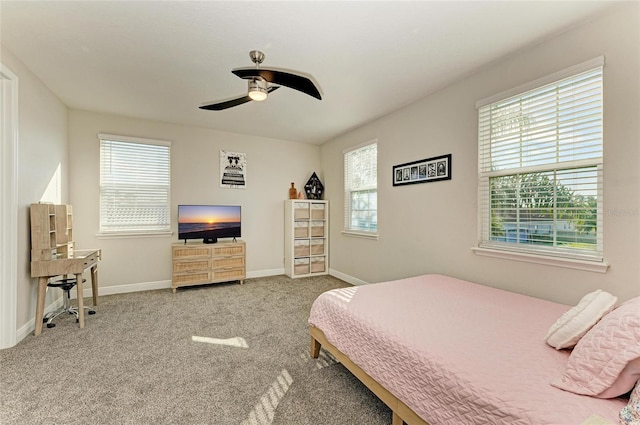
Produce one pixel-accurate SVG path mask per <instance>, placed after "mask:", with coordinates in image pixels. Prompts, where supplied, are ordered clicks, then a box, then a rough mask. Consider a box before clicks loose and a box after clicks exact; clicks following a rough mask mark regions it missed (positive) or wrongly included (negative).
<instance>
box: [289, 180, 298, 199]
mask: <svg viewBox="0 0 640 425" xmlns="http://www.w3.org/2000/svg"><path fill="white" fill-rule="evenodd" d="M297 197H298V190H297V189H296V185H295V183H293V182H291V187H290V188H289V199H296V198H297Z"/></svg>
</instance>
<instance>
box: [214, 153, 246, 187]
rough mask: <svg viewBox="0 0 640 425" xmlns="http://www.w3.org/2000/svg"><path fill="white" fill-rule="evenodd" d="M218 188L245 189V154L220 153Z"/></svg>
mask: <svg viewBox="0 0 640 425" xmlns="http://www.w3.org/2000/svg"><path fill="white" fill-rule="evenodd" d="M220 187H226V188H229V189H246V187H247V154H246V153H239V152H228V151H220Z"/></svg>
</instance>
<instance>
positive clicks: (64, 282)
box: [42, 277, 96, 328]
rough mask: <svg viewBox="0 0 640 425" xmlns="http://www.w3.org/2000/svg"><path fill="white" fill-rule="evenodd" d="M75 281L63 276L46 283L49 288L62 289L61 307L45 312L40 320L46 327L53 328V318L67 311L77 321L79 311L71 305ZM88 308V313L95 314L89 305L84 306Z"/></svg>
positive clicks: (83, 280)
mask: <svg viewBox="0 0 640 425" xmlns="http://www.w3.org/2000/svg"><path fill="white" fill-rule="evenodd" d="M86 281H87V280H86V279H82V283H84V282H86ZM76 284H77V281H76V278H75V277H71V278H64V279H59V280H50V281H49V282H48V283H47V286H48V287H50V288H60V289H62V308H61V309H59V310H56V311H52V312H51V313H47V314H46V315H45V316H44V317H43V319H42V322H43V323H46V324H47V328H53V327H54V326H55V325H56V324H55V323H52V322H53V319H55V318H56V317H58V316H60V315H61V314H63V313H69V314H73V315H74V316H76V323H78V319H79V313H78V308H77V307H71V289H73V287H74V286H76ZM84 308H85V309H86V310H88V312H89V314H96V312H95V311H94V310H92V309H91V308H89V307H84Z"/></svg>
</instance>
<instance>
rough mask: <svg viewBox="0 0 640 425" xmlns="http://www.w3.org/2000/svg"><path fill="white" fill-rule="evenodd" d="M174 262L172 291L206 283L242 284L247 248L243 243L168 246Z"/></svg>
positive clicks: (198, 243)
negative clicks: (232, 282)
mask: <svg viewBox="0 0 640 425" xmlns="http://www.w3.org/2000/svg"><path fill="white" fill-rule="evenodd" d="M171 258H172V262H173V266H172V270H173V271H172V275H171V289H172V290H173V293H174V294H175V293H176V290H177V289H178V288H179V287H181V286H192V285H205V284H208V283H219V282H231V281H234V280H238V281H240V284H243V283H244V279H245V278H246V274H247V271H246V245H245V243H244V242H243V241H240V240H238V241H236V242H217V243H212V244H206V243H202V242H189V243H184V242H179V243H174V244H173V245H172V246H171Z"/></svg>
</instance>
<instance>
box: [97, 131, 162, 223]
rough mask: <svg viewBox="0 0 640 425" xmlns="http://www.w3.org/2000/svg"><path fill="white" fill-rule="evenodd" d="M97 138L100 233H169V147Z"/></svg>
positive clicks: (153, 142) (145, 141)
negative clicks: (98, 142) (98, 150)
mask: <svg viewBox="0 0 640 425" xmlns="http://www.w3.org/2000/svg"><path fill="white" fill-rule="evenodd" d="M99 138H100V233H105V234H114V233H155V232H169V231H170V229H171V223H170V210H169V200H170V198H169V195H170V187H171V184H170V179H171V167H170V164H171V145H170V143H169V142H164V141H158V140H148V139H138V138H131V137H124V136H113V135H106V134H100V135H99Z"/></svg>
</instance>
